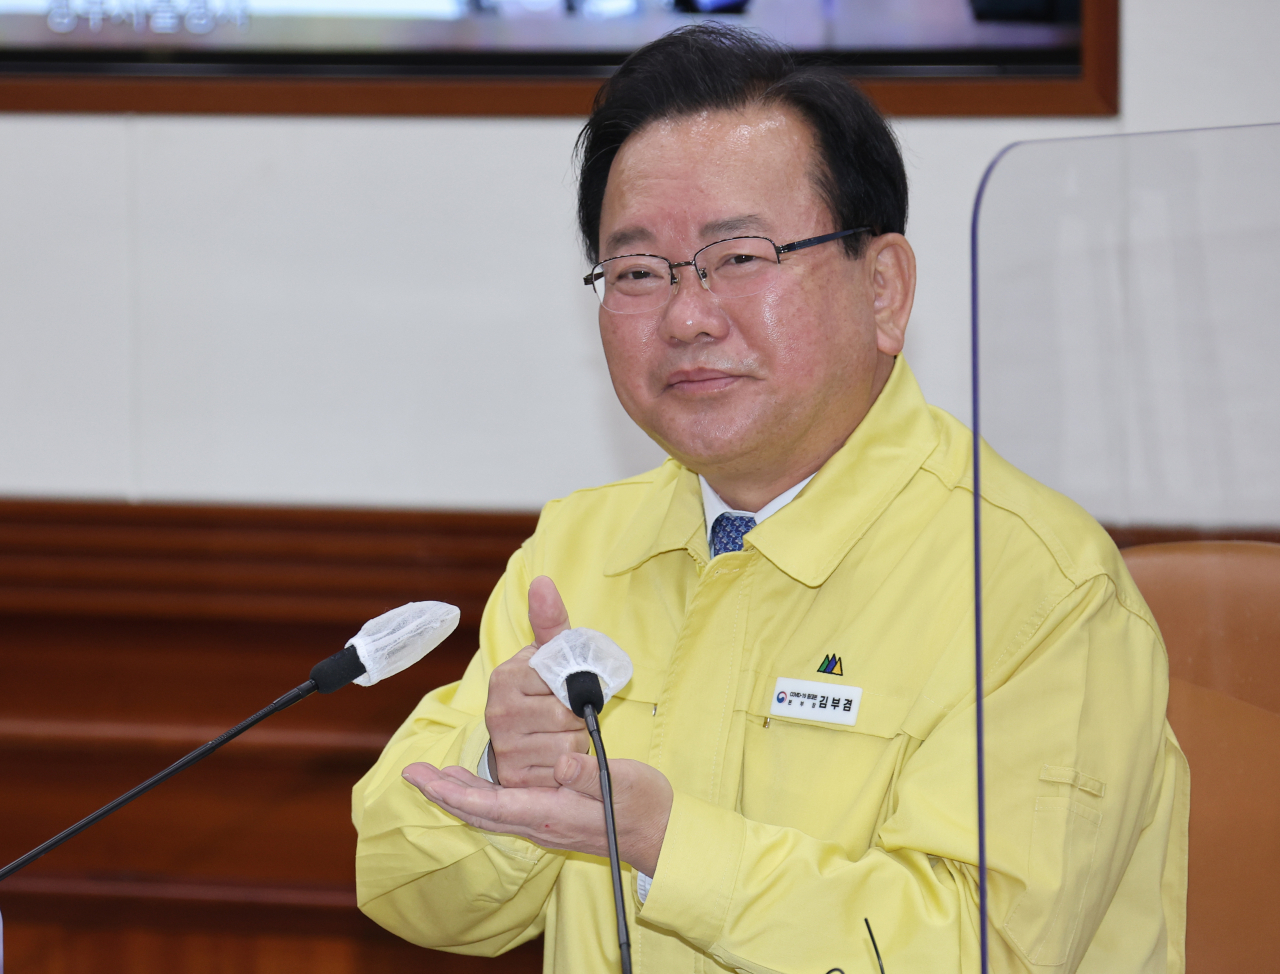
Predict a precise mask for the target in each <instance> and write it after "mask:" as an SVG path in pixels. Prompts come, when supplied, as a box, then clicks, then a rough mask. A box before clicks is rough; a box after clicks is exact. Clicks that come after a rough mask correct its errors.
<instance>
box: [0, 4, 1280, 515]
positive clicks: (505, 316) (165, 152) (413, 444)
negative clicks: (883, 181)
mask: <svg viewBox="0 0 1280 974" xmlns="http://www.w3.org/2000/svg"><path fill="white" fill-rule="evenodd" d="M1210 14H1211V15H1212V19H1209V15H1210ZM1277 37H1280V6H1278V5H1276V4H1274V3H1272V2H1270V0H1228V2H1222V3H1218V4H1213V5H1205V4H1202V3H1192V2H1191V0H1128V2H1126V3H1125V4H1124V7H1123V37H1122V42H1123V55H1122V69H1123V74H1122V114H1121V115H1120V116H1119V117H1117V118H1114V119H1101V120H1098V119H1084V120H1076V119H1020V120H1004V119H963V120H956V119H905V120H899V121H898V122H897V123H896V129H897V131H898V133H899V135H900V137H901V140H902V144H903V148H904V151H905V154H906V158H907V165H908V169H909V172H910V176H911V182H912V209H911V222H910V227H909V236H910V237H911V239H912V241H913V242H914V244H915V246H916V248H917V251H918V254H919V258H920V291H919V296H918V300H917V305H916V312H915V315H914V318H913V323H912V329H911V332H910V336H909V342H908V354H909V357H910V359H911V361H912V364H913V366H914V367H915V369H916V371H917V373H918V375H919V376H920V378H921V381H922V383H923V385H924V387H925V391H926V393H927V394H928V395H929V397H930V398H931V399H932V400H933V401H935V402H937V403H938V404H940V405H942V406H944V407H946V408H948V409H951V410H952V411H953V412H956V413H957V414H959V415H961V416H965V415H967V402H968V273H969V270H968V268H969V264H968V232H969V216H970V211H971V207H972V204H973V196H974V191H975V189H976V187H977V184H978V181H979V179H980V177H981V174H982V171H983V169H984V168H985V166H986V164H987V163H988V161H989V160H990V159H991V157H992V156H994V155H995V153H996V152H997V151H999V149H1000V148H1001V147H1002V146H1004V145H1005V144H1007V143H1009V142H1011V141H1014V140H1019V139H1028V138H1042V137H1053V136H1062V135H1083V134H1093V133H1114V132H1132V131H1146V130H1152V129H1163V128H1182V127H1191V126H1204V125H1226V124H1238V123H1252V122H1273V121H1280V59H1277V58H1275V57H1274V54H1273V52H1272V51H1271V50H1270V46H1271V45H1272V44H1273V43H1274V41H1275V39H1276V38H1277ZM578 125H579V122H578V121H575V120H545V119H537V120H524V119H520V120H516V119H395V120H382V119H379V120H366V119H320V120H317V119H292V118H276V119H262V118H253V119H243V118H137V117H122V116H95V117H87V116H18V115H9V116H0V417H3V421H2V422H0V493H3V494H7V495H25V496H30V495H45V496H84V497H111V498H122V497H123V498H134V499H143V500H215V501H243V502H265V503H316V504H360V505H391V506H409V507H494V508H530V507H537V506H538V505H540V504H541V503H542V502H544V501H545V500H547V499H548V498H551V497H554V496H557V495H559V494H563V493H565V492H567V491H569V490H572V489H574V488H575V487H579V486H585V485H590V484H596V483H601V482H604V481H608V480H611V479H615V478H618V477H622V476H626V475H629V474H631V473H635V472H638V471H640V470H642V469H645V468H646V467H648V466H650V465H652V464H653V463H655V462H656V461H657V460H658V459H660V454H659V453H658V451H657V449H656V448H655V447H653V446H652V444H650V443H649V442H648V441H647V440H646V439H645V438H644V437H643V435H641V434H640V433H638V432H637V431H636V430H635V429H634V428H632V427H631V426H630V424H629V421H628V420H627V419H626V417H625V415H624V414H623V413H622V412H621V410H620V408H619V407H618V406H617V404H616V402H615V401H614V400H613V396H612V391H611V389H610V387H609V381H608V376H607V374H606V373H605V370H604V365H603V360H602V358H601V356H600V353H599V350H598V347H597V341H596V338H595V335H594V304H593V299H592V298H591V296H590V294H589V292H588V291H587V289H585V288H583V287H582V286H581V285H580V284H578V283H577V280H578V277H579V276H580V275H581V274H582V273H583V271H584V270H585V268H584V267H583V261H582V258H581V256H580V255H579V253H578V250H577V245H576V241H575V238H574V232H573V213H572V205H573V188H572V172H571V167H570V161H569V154H570V151H571V148H572V145H573V140H574V137H575V135H576V132H577V128H578Z"/></svg>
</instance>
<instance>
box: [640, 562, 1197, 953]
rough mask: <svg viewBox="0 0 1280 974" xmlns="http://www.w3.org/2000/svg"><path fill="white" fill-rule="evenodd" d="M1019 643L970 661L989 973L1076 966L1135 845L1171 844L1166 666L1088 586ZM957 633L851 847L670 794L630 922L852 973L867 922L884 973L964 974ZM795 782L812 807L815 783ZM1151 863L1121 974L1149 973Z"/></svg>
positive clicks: (966, 887)
mask: <svg viewBox="0 0 1280 974" xmlns="http://www.w3.org/2000/svg"><path fill="white" fill-rule="evenodd" d="M1019 638H1020V640H1021V645H1020V646H1017V647H1013V646H1005V647H995V648H994V650H993V652H992V654H991V656H989V657H988V665H987V668H986V674H987V675H986V686H985V693H984V702H985V708H986V715H985V717H986V720H985V725H986V729H987V734H986V768H987V790H986V793H987V841H988V878H989V890H990V909H989V915H990V917H991V970H993V971H1055V972H1057V971H1074V970H1075V969H1076V968H1077V966H1078V965H1079V963H1080V960H1081V957H1082V955H1083V953H1084V951H1085V950H1086V949H1087V948H1088V945H1089V943H1090V941H1091V940H1092V937H1093V933H1094V931H1095V930H1096V929H1097V927H1098V925H1099V924H1100V922H1101V920H1102V917H1103V915H1104V914H1105V913H1106V912H1107V909H1108V905H1109V904H1110V902H1111V900H1112V897H1113V894H1114V893H1115V891H1116V889H1117V887H1118V885H1119V883H1120V880H1121V877H1122V876H1123V875H1124V873H1125V870H1126V867H1127V865H1128V864H1129V862H1130V859H1131V857H1132V854H1133V851H1134V848H1135V846H1136V844H1137V843H1138V841H1139V837H1140V835H1141V834H1142V833H1143V832H1144V830H1146V831H1149V832H1150V833H1151V835H1150V836H1149V838H1150V839H1151V840H1152V841H1154V842H1156V843H1157V844H1159V843H1160V842H1161V841H1163V838H1164V837H1165V836H1167V834H1168V830H1169V821H1168V820H1167V819H1168V814H1167V809H1168V807H1169V801H1168V800H1167V795H1168V792H1169V791H1170V789H1172V788H1173V787H1174V784H1173V782H1172V780H1171V779H1172V777H1173V772H1172V771H1171V770H1170V767H1171V764H1170V762H1171V755H1170V754H1168V753H1166V750H1167V749H1168V750H1169V751H1171V752H1172V753H1173V754H1176V751H1177V746H1176V743H1174V742H1173V740H1172V738H1171V737H1166V730H1165V722H1164V709H1165V701H1166V697H1167V664H1166V662H1165V656H1164V651H1163V647H1162V645H1161V643H1160V640H1159V636H1158V634H1157V633H1156V632H1155V631H1154V630H1153V629H1152V627H1151V625H1150V624H1149V622H1147V621H1146V619H1145V618H1144V617H1143V616H1142V615H1141V614H1139V613H1135V612H1131V611H1129V610H1128V609H1126V608H1125V607H1124V606H1122V605H1121V604H1120V602H1119V601H1118V599H1117V597H1116V590H1115V588H1114V587H1113V586H1112V584H1111V582H1110V580H1109V579H1107V578H1106V577H1105V576H1100V577H1098V578H1094V579H1092V580H1089V581H1087V582H1085V583H1083V584H1081V585H1080V586H1078V587H1076V588H1075V589H1074V590H1073V591H1071V592H1070V593H1069V594H1068V595H1067V596H1066V597H1065V598H1061V599H1060V600H1059V601H1058V602H1057V604H1056V605H1052V606H1050V607H1047V609H1046V610H1044V612H1043V614H1042V616H1041V621H1040V622H1039V624H1038V625H1031V626H1026V625H1024V626H1023V627H1022V631H1021V633H1020V634H1019ZM967 642H968V646H967V647H966V646H963V645H960V644H957V645H956V646H955V647H953V651H952V652H951V653H949V654H948V656H949V659H947V660H946V661H945V663H946V665H947V666H949V667H950V668H951V669H952V671H953V673H954V674H955V676H956V678H955V679H953V680H951V681H950V682H951V685H952V686H953V687H955V688H956V697H955V700H954V703H953V705H952V706H950V707H947V708H944V709H940V710H939V718H938V719H937V721H936V723H935V724H934V725H933V726H932V727H931V728H929V729H928V731H927V732H926V733H922V734H920V736H919V737H914V736H912V734H913V733H920V732H919V731H918V730H916V728H914V727H911V728H910V730H911V733H902V734H900V735H899V737H898V739H897V740H895V741H894V747H895V748H896V751H895V753H894V758H893V759H894V760H897V761H898V762H899V766H900V771H899V772H898V774H897V780H896V782H895V784H894V786H893V788H892V790H891V793H890V795H889V797H888V799H887V801H886V804H885V809H884V810H883V811H882V813H881V814H882V821H881V824H880V826H879V828H878V829H877V830H876V834H875V839H874V841H873V843H872V846H871V848H870V849H869V850H867V851H866V852H865V854H861V855H858V856H856V857H854V856H851V855H850V854H849V852H848V851H847V850H846V849H844V848H843V847H842V846H841V845H839V844H838V843H836V842H832V841H825V840H821V839H817V838H814V837H811V836H809V835H806V834H804V833H802V832H799V831H797V830H796V829H793V828H787V827H783V826H780V825H773V824H766V823H763V822H756V821H751V820H748V819H746V818H744V817H743V816H741V815H740V814H738V813H736V812H735V811H733V810H731V809H726V808H723V807H720V806H717V805H714V804H711V803H708V802H705V801H702V800H700V799H695V798H692V797H689V796H686V795H680V794H677V795H676V798H675V803H674V805H673V808H672V814H671V819H670V823H669V826H668V829H667V834H666V839H665V842H664V845H663V849H662V854H661V857H660V859H659V862H658V866H657V869H656V871H655V875H654V877H653V885H652V888H651V890H650V892H649V895H648V898H647V899H646V901H645V903H644V905H643V907H642V908H641V910H640V913H639V915H640V917H641V918H642V919H643V921H644V922H646V923H651V924H655V925H658V926H660V927H664V928H666V929H669V930H671V931H673V932H675V933H677V934H679V935H680V936H682V937H684V938H685V939H687V940H689V941H690V942H691V943H693V944H695V945H696V946H698V947H699V948H701V949H702V950H705V951H707V952H709V953H710V954H712V955H713V956H714V957H715V958H716V959H717V960H718V961H720V962H721V963H722V964H725V965H726V966H728V967H730V968H733V969H735V970H739V971H749V972H752V974H766V972H787V974H791V972H795V974H801V972H804V974H811V972H812V971H814V970H826V969H828V968H835V967H838V968H841V969H843V970H844V971H846V972H847V974H853V972H855V971H867V972H872V971H877V970H879V968H878V967H877V965H876V960H875V956H874V953H873V951H872V946H871V941H870V939H869V937H868V936H867V933H866V929H865V927H864V926H863V918H864V917H866V918H869V919H870V921H871V925H872V928H873V930H874V934H875V937H876V940H877V941H878V944H879V947H880V950H881V952H882V954H883V955H884V966H885V970H887V971H889V972H895V971H929V972H930V974H943V972H947V971H964V972H977V971H978V970H979V969H980V960H979V940H978V938H979V908H978V887H977V869H976V865H975V864H976V862H977V847H976V835H977V815H976V802H977V787H976V784H975V773H974V772H975V706H974V694H973V691H972V689H970V690H969V692H968V696H967V697H965V696H962V695H961V693H962V691H961V690H960V688H961V687H962V686H963V682H962V681H963V677H962V676H960V674H961V673H962V672H963V665H962V664H963V663H964V662H965V660H966V658H967V660H968V666H969V672H970V673H972V640H971V639H970V640H968V641H967ZM992 657H995V658H992ZM909 724H910V722H908V726H909ZM808 784H809V785H811V786H812V787H813V793H814V796H815V800H820V796H821V785H820V782H814V783H808ZM1161 809H1165V812H1164V814H1163V816H1162V813H1161ZM1162 858H1163V857H1162V856H1156V857H1155V859H1157V860H1162ZM1158 870H1159V866H1158V863H1157V865H1156V866H1155V867H1154V868H1152V869H1151V871H1152V872H1153V874H1152V875H1150V876H1144V877H1140V879H1141V880H1142V881H1143V882H1145V883H1147V884H1148V885H1149V886H1150V888H1151V889H1152V891H1153V893H1154V907H1155V910H1154V912H1155V914H1157V915H1156V916H1154V917H1152V916H1151V915H1149V914H1150V913H1151V911H1150V910H1146V911H1143V912H1144V913H1145V914H1147V915H1142V916H1139V915H1135V916H1134V917H1133V918H1132V926H1131V928H1130V929H1131V931H1132V935H1133V937H1134V938H1136V940H1137V941H1138V942H1139V943H1140V946H1141V942H1142V941H1143V938H1146V939H1147V940H1150V941H1151V951H1150V956H1151V958H1152V959H1153V960H1152V962H1151V963H1150V964H1148V965H1147V966H1145V967H1142V968H1131V967H1126V968H1125V969H1126V970H1134V969H1143V970H1159V971H1164V970H1165V950H1164V943H1163V940H1162V936H1163V931H1164V928H1163V920H1162V917H1161V915H1160V913H1161V911H1160V884H1161V876H1160V874H1159V871H1158ZM1135 912H1136V911H1135ZM1139 953H1141V949H1140V950H1139ZM815 963H816V964H817V965H818V966H817V967H815V966H814V965H815Z"/></svg>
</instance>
